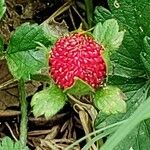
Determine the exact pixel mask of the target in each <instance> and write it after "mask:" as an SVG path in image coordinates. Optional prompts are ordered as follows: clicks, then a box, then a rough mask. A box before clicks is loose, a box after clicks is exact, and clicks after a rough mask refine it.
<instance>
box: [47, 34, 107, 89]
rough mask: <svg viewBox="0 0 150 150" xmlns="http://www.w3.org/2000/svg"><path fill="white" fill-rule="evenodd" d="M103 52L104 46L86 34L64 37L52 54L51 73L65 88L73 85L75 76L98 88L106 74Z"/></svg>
mask: <svg viewBox="0 0 150 150" xmlns="http://www.w3.org/2000/svg"><path fill="white" fill-rule="evenodd" d="M102 52H103V48H102V46H100V45H99V44H98V43H96V42H95V41H94V39H93V38H92V37H90V36H88V35H86V34H79V33H76V34H72V35H70V36H65V37H62V38H60V39H59V40H58V41H57V42H56V43H55V45H54V47H53V48H52V52H51V54H50V58H49V64H50V75H51V76H52V78H53V79H54V81H55V82H56V83H57V84H58V85H59V86H60V87H61V88H63V89H65V88H68V87H71V86H72V85H73V84H74V79H75V77H78V78H80V79H82V80H83V81H85V82H86V83H88V84H89V85H90V86H92V87H93V88H97V87H99V86H100V85H101V84H102V82H103V80H104V78H105V76H106V65H105V62H104V60H103V58H102V55H101V54H102Z"/></svg>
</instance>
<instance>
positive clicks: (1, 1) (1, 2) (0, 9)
mask: <svg viewBox="0 0 150 150" xmlns="http://www.w3.org/2000/svg"><path fill="white" fill-rule="evenodd" d="M5 11H6V6H5V0H0V19H1V18H2V17H3V15H4V13H5Z"/></svg>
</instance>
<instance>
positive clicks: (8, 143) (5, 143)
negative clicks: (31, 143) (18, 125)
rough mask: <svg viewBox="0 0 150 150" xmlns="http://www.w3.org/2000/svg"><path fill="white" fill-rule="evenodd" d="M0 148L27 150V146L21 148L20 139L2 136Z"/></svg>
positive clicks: (5, 149) (4, 149)
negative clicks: (13, 139) (14, 139)
mask: <svg viewBox="0 0 150 150" xmlns="http://www.w3.org/2000/svg"><path fill="white" fill-rule="evenodd" d="M0 150H29V149H28V147H25V148H22V145H21V142H20V141H16V142H14V141H12V140H11V139H10V138H9V137H4V138H3V139H2V141H1V142H0Z"/></svg>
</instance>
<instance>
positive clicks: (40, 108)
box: [31, 84, 67, 118]
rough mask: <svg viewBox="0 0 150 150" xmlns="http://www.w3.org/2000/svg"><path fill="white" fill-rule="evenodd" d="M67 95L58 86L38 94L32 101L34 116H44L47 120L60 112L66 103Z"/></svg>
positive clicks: (52, 86)
mask: <svg viewBox="0 0 150 150" xmlns="http://www.w3.org/2000/svg"><path fill="white" fill-rule="evenodd" d="M66 99H67V97H66V95H65V94H64V93H63V91H62V90H61V89H60V88H58V87H57V86H56V85H54V84H52V85H50V87H49V88H46V89H44V90H42V91H40V92H38V93H36V94H35V95H34V96H33V97H32V100H31V106H32V107H33V114H34V115H35V117H39V116H41V115H44V116H45V117H46V118H49V117H52V116H53V115H55V114H56V113H57V112H58V111H60V110H61V109H62V108H63V106H64V105H65V103H66Z"/></svg>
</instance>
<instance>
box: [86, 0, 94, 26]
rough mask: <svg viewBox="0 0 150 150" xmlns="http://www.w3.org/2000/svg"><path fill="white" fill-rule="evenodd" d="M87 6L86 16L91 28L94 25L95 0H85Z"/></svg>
mask: <svg viewBox="0 0 150 150" xmlns="http://www.w3.org/2000/svg"><path fill="white" fill-rule="evenodd" d="M84 2H85V8H86V16H87V21H88V25H89V28H91V27H92V20H93V0H84Z"/></svg>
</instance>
